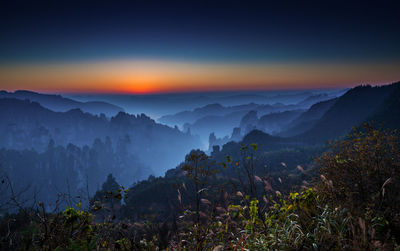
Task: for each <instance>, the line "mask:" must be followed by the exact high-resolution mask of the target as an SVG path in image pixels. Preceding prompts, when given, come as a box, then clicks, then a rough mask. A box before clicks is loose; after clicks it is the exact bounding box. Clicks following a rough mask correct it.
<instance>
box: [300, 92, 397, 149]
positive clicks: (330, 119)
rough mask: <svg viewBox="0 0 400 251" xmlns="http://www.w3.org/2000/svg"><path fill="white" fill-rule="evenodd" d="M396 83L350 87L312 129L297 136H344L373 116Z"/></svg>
mask: <svg viewBox="0 0 400 251" xmlns="http://www.w3.org/2000/svg"><path fill="white" fill-rule="evenodd" d="M396 85H397V84H391V85H386V86H380V87H372V86H370V85H362V86H357V87H355V88H353V89H350V90H349V91H348V92H347V93H345V94H344V95H343V96H341V97H340V98H339V99H338V100H337V101H336V102H335V104H334V105H333V106H332V107H331V108H330V109H329V110H328V111H327V112H326V113H325V114H324V115H323V116H322V117H321V119H320V120H319V121H318V122H316V123H315V125H314V126H313V127H312V128H311V129H310V130H308V131H306V132H305V133H303V134H301V135H299V136H297V138H298V139H301V140H305V141H308V142H324V141H326V140H329V139H334V138H337V137H341V136H344V135H345V134H347V133H348V132H349V131H350V129H351V128H352V127H354V126H358V125H360V124H361V123H362V122H364V121H365V120H366V119H367V118H368V117H369V116H371V115H372V114H373V113H374V112H375V111H376V110H377V109H378V107H379V106H380V105H381V104H382V103H383V101H384V100H385V99H386V98H387V97H388V96H389V95H390V94H391V93H392V92H393V91H394V90H395V88H396Z"/></svg>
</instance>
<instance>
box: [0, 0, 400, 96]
mask: <svg viewBox="0 0 400 251" xmlns="http://www.w3.org/2000/svg"><path fill="white" fill-rule="evenodd" d="M399 11H400V8H399V6H398V3H397V1H379V2H378V1H373V2H368V1H347V2H340V1H332V2H330V1H319V2H312V1H296V2H290V1H276V2H270V1H259V2H258V1H257V2H256V1H215V0H214V1H182V2H178V1H160V2H155V1H150V0H146V1H93V2H91V1H80V2H74V1H51V2H42V1H28V2H24V1H18V0H16V1H9V2H5V3H2V8H1V10H0V41H1V42H0V89H5V90H9V91H12V90H17V89H28V90H34V91H39V92H53V93H133V94H149V93H165V92H188V91H189V92H190V91H229V90H287V89H312V88H319V89H321V88H342V87H352V86H355V85H359V84H367V83H368V84H386V83H391V82H395V81H399V80H400V32H399V27H400V16H399V14H398V13H399Z"/></svg>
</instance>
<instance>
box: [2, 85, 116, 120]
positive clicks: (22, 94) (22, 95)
mask: <svg viewBox="0 0 400 251" xmlns="http://www.w3.org/2000/svg"><path fill="white" fill-rule="evenodd" d="M0 98H16V99H22V100H24V99H28V100H30V101H34V102H38V103H40V104H41V105H42V106H43V107H46V108H48V109H50V110H53V111H56V112H66V111H69V110H71V109H80V110H82V111H83V112H89V113H92V114H97V115H99V114H101V113H103V114H105V115H106V116H109V117H111V116H115V115H116V114H117V113H119V112H123V111H124V109H123V108H121V107H119V106H116V105H112V104H109V103H106V102H100V101H90V102H79V101H76V100H73V99H69V98H65V97H62V96H60V95H52V94H41V93H37V92H32V91H24V90H19V91H15V92H7V91H0Z"/></svg>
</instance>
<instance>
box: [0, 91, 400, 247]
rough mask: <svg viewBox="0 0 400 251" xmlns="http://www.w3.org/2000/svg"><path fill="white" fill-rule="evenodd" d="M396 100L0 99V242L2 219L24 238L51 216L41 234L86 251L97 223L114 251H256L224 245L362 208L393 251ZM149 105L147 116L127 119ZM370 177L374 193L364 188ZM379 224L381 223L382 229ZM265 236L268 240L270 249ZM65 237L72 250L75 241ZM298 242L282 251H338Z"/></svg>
mask: <svg viewBox="0 0 400 251" xmlns="http://www.w3.org/2000/svg"><path fill="white" fill-rule="evenodd" d="M399 97H400V83H393V84H389V85H384V86H379V87H372V86H369V85H362V86H357V87H355V88H351V89H343V90H323V91H312V90H310V91H281V92H273V91H270V92H258V93H230V92H220V93H199V94H164V95H157V96H152V95H149V96H137V97H136V96H120V97H119V96H104V95H98V96H96V95H92V96H83V95H80V96H74V95H69V96H61V95H53V94H41V93H36V92H30V91H15V92H7V91H1V92H0V118H1V120H0V135H1V137H0V172H1V173H0V175H1V185H0V189H1V194H2V196H1V198H0V213H1V215H2V217H3V221H2V223H1V224H3V225H2V231H5V229H6V228H3V227H4V226H5V225H4V224H6V222H7V219H8V218H9V217H14V216H12V215H18V217H20V218H18V220H19V221H21V223H19V224H22V225H24V224H26V223H23V222H24V219H26V217H28V216H27V215H29V214H30V212H36V211H37V212H39V214H43V216H42V217H45V215H48V216H47V217H50V216H51V215H59V216H55V217H56V218H54V219H52V220H53V223H51V224H61V223H57V222H56V221H57V220H59V219H58V218H57V217H64V218H65V217H75V218H71V219H74V220H76V221H77V222H75V223H74V222H72V223H71V224H72V225H71V226H72V227H74V226H75V227H76V231H81V232H79V233H80V235H82V236H86V237H85V238H89V239H90V240H89V239H87V240H89V241H91V242H92V244H93V245H95V243H97V241H98V239H96V238H94V237H90V236H91V233H90V232H87V230H85V229H83V228H82V226H83V225H85V224H89V225H88V226H91V225H93V224H100V223H102V222H104V223H105V222H107V224H110V225H109V229H108V230H107V231H109V232H107V234H108V235H107V236H103V237H101V238H102V241H104V242H105V243H106V244H104V247H107V246H108V247H112V248H113V249H114V248H116V249H118V248H122V249H124V248H125V249H149V250H153V249H155V248H156V247H157V248H162V249H166V248H171V250H174V249H175V248H176V249H181V248H188V249H198V248H200V250H201V249H207V248H213V247H215V246H218V245H221V243H230V244H229V245H231V246H232V247H236V248H237V247H239V246H241V245H242V244H243V245H252V247H253V248H255V249H257V248H259V247H261V246H262V245H263V244H260V243H257V239H253V240H252V242H251V243H250V242H249V244H245V243H244V242H243V240H240V239H235V238H237V237H236V236H242V237H243V236H247V237H246V238H258V237H256V236H260V235H261V236H262V234H263V233H264V231H272V230H268V229H275V230H276V229H277V226H278V225H279V226H281V227H282V228H283V227H285V226H286V225H285V224H287V222H285V218H282V217H289V218H288V219H291V221H292V223H293V222H294V221H295V220H298V221H299V222H298V223H296V224H299V225H298V227H305V226H308V225H307V224H308V223H306V222H307V221H310V220H311V219H312V221H315V220H316V218H315V217H316V215H318V214H319V213H326V214H332V215H329V217H336V218H335V219H337V220H344V219H345V218H343V217H345V216H344V215H341V214H344V211H343V212H342V211H329V210H333V209H332V208H329V206H330V205H331V204H332V203H333V205H334V204H335V203H339V204H340V207H341V206H343V210H345V207H347V208H348V209H346V210H353V211H351V213H349V214H348V215H350V214H354V215H359V214H360V213H364V208H363V205H364V204H362V203H364V201H365V203H367V204H366V205H369V206H368V208H370V209H368V210H376V211H374V212H377V213H378V214H379V215H380V216H379V217H383V218H381V219H380V220H381V221H382V222H383V223H382V224H383V225H382V229H383V230H381V231H383V232H380V234H383V233H387V234H388V233H390V234H391V235H390V236H393V239H390V240H392V241H393V242H390V241H389V240H387V241H386V242H387V243H394V242H395V240H396V241H397V240H398V238H399V237H400V236H399V235H398V233H399V232H396V231H399V226H400V225H399V224H398V222H397V221H398V220H399V219H400V218H399V217H398V212H399V211H398V204H397V205H396V203H397V202H398V200H399V196H398V191H399V190H398V189H397V188H398V186H399V185H398V180H397V179H398V178H399V177H400V173H399V169H398V168H399V166H398V164H399V163H400V162H399V160H400V155H399V148H398V147H399V137H398V133H397V132H395V131H390V130H393V129H398V128H399V127H400V114H399V111H400V106H399V105H400V102H399V100H400V99H399ZM94 99H98V100H94ZM113 101H114V103H112V102H113ZM149 104H152V106H151V107H152V108H153V109H154V111H153V112H152V111H149V112H150V114H153V115H147V114H144V113H139V114H132V113H131V111H137V110H138V109H140V107H149V106H148V105H149ZM179 104H180V105H179ZM188 104H190V105H188ZM158 107H160V109H158ZM188 107H189V108H190V109H188ZM147 109H149V108H147ZM160 111H163V112H161V113H160ZM154 114H157V115H154ZM329 142H331V143H329ZM335 142H336V143H335ZM346 151H347V152H346ZM371 154H372V155H371ZM352 158H354V159H355V160H354V161H353V160H352ZM355 161H357V162H355ZM371 161H372V162H371ZM373 161H377V162H376V163H373ZM350 162H351V163H352V164H350V166H351V167H353V166H357V165H361V167H360V168H361V169H360V170H364V171H360V170H357V171H355V172H356V173H357V174H358V173H359V172H361V173H362V175H363V176H362V180H364V182H365V183H360V184H359V185H356V186H355V187H354V186H353V185H352V184H350V183H352V182H355V180H354V177H353V176H352V175H355V173H354V170H350V169H349V170H348V171H347V168H350V166H349V167H347V165H348V163H350ZM381 165H385V166H382V167H380V168H378V167H379V166H381ZM367 166H371V168H372V169H371V170H369V169H368V168H369V167H367ZM332 168H343V170H333V171H332ZM375 168H378V169H375ZM346 172H348V173H346ZM364 172H365V173H364ZM371 172H372V173H371ZM341 173H342V174H343V177H341V178H339V177H337V176H338V175H339V176H340V175H341ZM346 175H347V176H348V177H347V176H346ZM371 175H372V176H371ZM372 177H375V178H376V180H375V179H374V180H368V179H371V178H372ZM346 179H348V180H346ZM349 182H350V183H349ZM374 184H375V185H374ZM339 185H340V186H341V187H340V190H337V191H336V190H335V189H338V188H339V187H337V186H339ZM346 189H353V192H354V194H353V195H352V197H350V198H347V197H343V196H345V194H343V193H345V192H346ZM357 189H364V190H362V191H371V192H377V194H371V195H368V196H378V197H379V196H381V197H382V198H380V199H379V200H380V201H381V202H379V203H380V204H379V206H377V207H376V208H375V204H371V203H373V200H372V201H371V200H370V198H368V197H367V198H364V197H357V196H364V195H363V193H364V192H362V191H360V192H357V191H358V190H357ZM373 189H378V190H376V191H375V190H373ZM396 189H397V190H396ZM383 191H384V192H383ZM383 193H386V195H384V194H383ZM332 196H339V197H335V198H332ZM385 196H386V197H385ZM388 196H389V197H388ZM373 198H376V197H373ZM386 198H387V199H386ZM388 200H391V201H388ZM315 203H316V204H315ZM323 203H326V208H323V207H322V205H323ZM347 203H350V204H347ZM352 203H355V204H354V205H353V204H352ZM368 203H369V204H368ZM382 203H383V204H382ZM358 204H360V205H358ZM356 205H357V206H356ZM65 208H67V209H66V211H64V209H65ZM383 208H384V210H383ZM68 210H69V211H68ZM321 210H322V211H321ZM324 210H328V211H324ZM335 210H339V209H335ZM340 210H341V209H340ZM382 210H383V211H382ZM396 212H397V214H396ZM70 214H77V215H76V216H71V215H70ZM297 214H300V215H297ZM301 214H305V215H301ZM68 215H70V216H68ZM294 215H295V216H294ZM389 216H390V217H393V218H392V220H393V221H391V222H388V223H387V224H386V223H384V219H388V218H387V217H389ZM24 217H25V218H24ZM293 217H294V218H293ZM321 217H322V216H321ZM341 217H342V218H341ZM360 217H361V216H360ZM65 219H68V218H65ZM346 219H347V218H346ZM360 219H361V221H362V222H364V221H367V220H368V219H364V218H360ZM374 219H375V218H374ZM347 220H349V219H347ZM375 220H377V219H375ZM49 221H51V220H50V219H49ZM301 221H305V222H301ZM67 222H68V221H65V222H64V223H62V224H67ZM7 224H9V223H7ZM32 224H33V223H32ZM37 224H39V225H40V224H41V223H40V222H38V223H37ZM43 224H44V223H43ZM46 224H50V222H47V223H46ZM68 224H69V223H68ZM74 224H77V225H74ZM81 224H83V225H81ZM121 224H122V225H121ZM193 224H194V225H193ZM215 224H217V225H215ZM268 224H269V225H268ZM276 224H278V225H276ZM310 224H311V223H310ZM312 224H314V223H312ZM315 224H317V225H316V226H315V227H318V226H319V225H318V224H319V223H315ZM324 224H325V223H324ZM326 224H328V223H326ZM332 224H333V223H332ZM335 224H336V223H335ZM337 224H339V223H337ZM340 224H344V225H343V226H342V227H343V228H345V227H346V226H345V223H340ZM360 224H361V223H360ZM363 224H365V222H364V223H363ZM88 226H86V227H88ZM94 226H97V225H94ZM98 226H100V225H98ZM193 226H194V227H195V229H193ZM330 227H332V226H330ZM359 227H363V225H360V226H359ZM47 228H50V226H45V229H47ZM121 228H122V230H121ZM196 228H197V230H196ZM118 229H120V230H118ZM242 229H245V231H246V232H245V233H247V235H243V232H241V231H242ZM346 229H347V228H346ZM374 229H375V228H374ZM9 231H10V230H9ZM39 231H43V230H39ZM57 231H58V230H57ZM60 231H61V230H60ZM93 231H94V230H93ZM98 231H106V230H105V229H101V230H98ZM118 231H122V233H120V234H117V232H118ZM196 231H197V232H196ZM282 231H283V230H282ZM291 231H296V230H293V229H292V230H291ZM299 231H300V230H299ZM304 231H306V230H304ZM319 231H322V230H319ZM337 231H338V230H337ZM343 231H344V230H343ZM346 231H350V230H346ZM357 231H358V230H357ZM374 231H377V230H374ZM388 231H389V232H388ZM102 233H103V234H105V232H102ZM59 234H60V235H68V234H66V233H59ZM71 234H72V233H71ZM274 234H275V235H274V236H275V237H268V238H272V239H273V240H275V239H274V238H278V237H279V236H280V235H279V233H277V232H275V233H274ZM282 234H283V233H282ZM346 234H347V236H350V235H352V234H355V233H354V232H351V233H350V232H349V233H346ZM68 236H70V237H68V238H73V239H74V238H75V239H74V241H76V243H75V244H76V245H78V246H82V245H84V244H82V243H83V242H82V241H83V239H79V238H80V237H78V236H77V235H73V234H72V235H68ZM330 236H331V237H332V236H335V233H332V234H331V235H330ZM331 237H329V238H331ZM19 238H23V237H19ZM24 238H25V237H24ZM35 238H39V237H35ZM43 238H48V237H43ZM279 238H282V237H279ZM298 238H302V239H301V240H302V242H301V244H299V243H296V242H295V241H297V239H296V240H293V239H287V240H285V243H289V244H290V245H292V246H291V247H292V248H293V247H294V248H299V247H306V246H307V247H309V246H310V245H311V246H314V245H320V246H321V247H326V246H324V245H328V244H329V243H331V244H329V245H333V244H332V243H336V242H332V241H329V238H328V237H326V236H325V235H324V236H320V237H314V238H317V239H313V240H311V239H310V238H308V237H305V236H301V235H299V237H298ZM318 238H321V239H318ZM326 238H328V239H326ZM332 238H333V237H332ZM335 238H336V237H335ZM343 238H344V237H343ZM352 238H355V236H353V237H352ZM368 238H369V237H368ZM371 238H372V237H371ZM374 238H375V237H374ZM382 238H383V237H382ZM272 239H271V240H269V241H272ZM71 240H72V239H71ZM121 240H122V241H121ZM2 241H3V240H2ZM20 241H22V239H20ZM45 241H49V243H47V244H46V245H47V246H46V247H47V248H50V249H52V248H54V246H52V243H53V242H52V241H50V240H45ZM265 241H267V240H265ZM275 241H276V240H275ZM318 241H320V242H318ZM342 241H343V242H347V240H346V239H343V240H342ZM285 243H283V244H282V243H281V244H279V243H276V242H275V243H273V242H271V243H270V244H269V245H272V246H274V245H275V247H278V248H282V247H283V246H280V245H284V244H285ZM380 243H381V242H380ZM86 244H87V245H89V244H88V243H86ZM86 244H85V245H86ZM92 244H91V245H92ZM381 244H382V243H381ZM381 244H379V245H381ZM29 245H31V244H29ZM71 245H72V244H71ZM96 245H100V244H96ZM226 245H228V244H226ZM260 245H261V246H260ZM285 245H286V244H285ZM296 245H297V246H296ZM365 245H368V244H365ZM377 245H378V244H377ZM382 245H383V244H382ZM388 245H389V244H388ZM390 245H392V244H390ZM128 247H129V248H128ZM222 247H223V245H222V246H221V248H222ZM85 250H86V249H85ZM198 250H199V249H198ZM214 250H215V249H214ZM218 250H220V249H218Z"/></svg>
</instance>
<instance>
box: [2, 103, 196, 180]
mask: <svg viewBox="0 0 400 251" xmlns="http://www.w3.org/2000/svg"><path fill="white" fill-rule="evenodd" d="M0 118H2V119H1V120H0V148H1V147H4V148H7V149H15V150H23V149H31V148H32V149H34V150H36V151H38V152H43V151H45V150H46V149H47V147H48V143H49V142H50V141H51V140H53V141H54V143H55V145H61V146H67V145H68V144H70V143H72V144H74V145H76V146H78V147H84V146H85V145H92V144H93V142H94V141H95V140H96V139H97V138H99V139H103V140H104V139H105V138H106V137H109V138H110V141H111V144H112V145H113V147H114V148H117V147H121V146H122V145H126V147H127V149H126V151H127V152H129V153H133V154H135V156H137V157H138V159H139V161H141V162H142V163H144V164H145V165H147V166H149V167H150V168H151V169H152V170H153V171H154V174H156V175H161V174H163V172H164V171H166V170H167V169H169V168H173V167H175V166H176V164H177V163H179V161H180V160H181V159H182V158H183V157H184V155H185V153H186V152H188V151H190V150H191V149H192V148H197V147H199V145H200V142H199V140H198V139H197V138H196V137H193V136H191V135H189V134H185V133H182V132H181V131H179V130H178V129H177V128H171V127H168V126H165V125H161V124H158V123H156V122H155V121H154V120H152V119H151V118H149V117H147V116H146V115H144V114H141V115H130V114H126V113H123V112H120V113H118V114H117V115H116V116H114V117H112V118H111V119H107V118H106V117H104V116H97V115H92V114H89V113H84V112H82V111H81V110H79V109H73V110H70V111H68V112H54V111H51V110H49V109H47V108H44V107H42V106H41V105H40V104H39V103H36V102H31V101H29V100H19V99H0Z"/></svg>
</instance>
